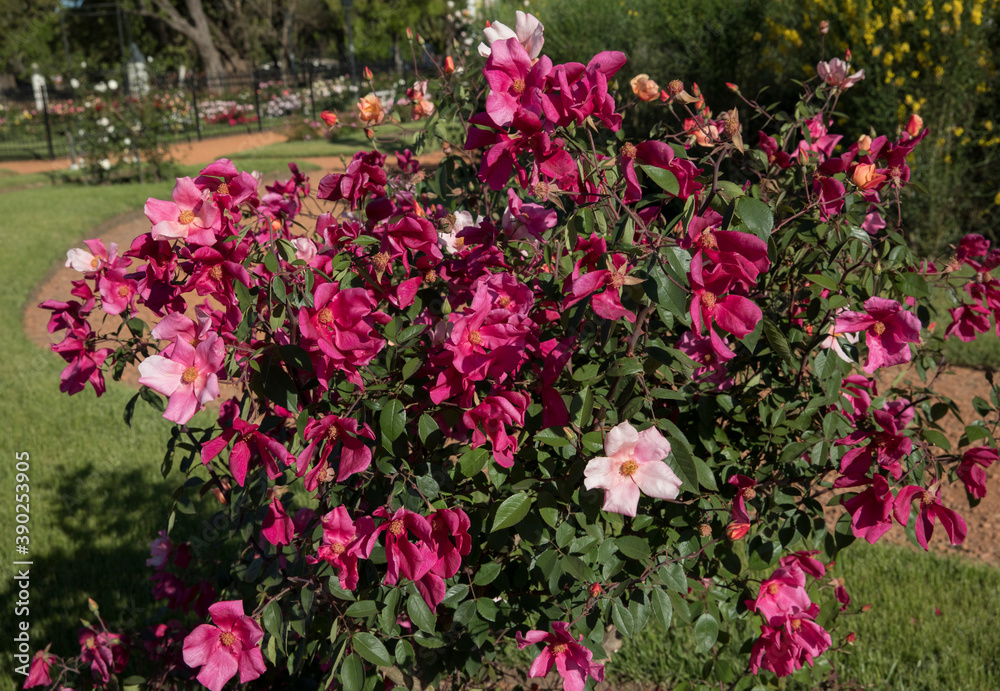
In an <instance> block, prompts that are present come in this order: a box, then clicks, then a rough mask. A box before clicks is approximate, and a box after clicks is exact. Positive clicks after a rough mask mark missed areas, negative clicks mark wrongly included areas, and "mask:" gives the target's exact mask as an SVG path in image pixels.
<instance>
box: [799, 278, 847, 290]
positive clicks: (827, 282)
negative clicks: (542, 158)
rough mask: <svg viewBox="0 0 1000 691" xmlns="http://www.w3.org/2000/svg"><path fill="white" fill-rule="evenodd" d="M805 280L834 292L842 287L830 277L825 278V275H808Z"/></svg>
mask: <svg viewBox="0 0 1000 691" xmlns="http://www.w3.org/2000/svg"><path fill="white" fill-rule="evenodd" d="M804 278H808V279H809V280H810V281H812V282H813V283H815V284H816V285H818V286H822V287H823V288H826V289H827V290H833V291H838V290H840V285H839V284H838V283H837V281H836V280H834V279H833V278H831V277H829V276H824V275H823V274H806V275H805V276H804Z"/></svg>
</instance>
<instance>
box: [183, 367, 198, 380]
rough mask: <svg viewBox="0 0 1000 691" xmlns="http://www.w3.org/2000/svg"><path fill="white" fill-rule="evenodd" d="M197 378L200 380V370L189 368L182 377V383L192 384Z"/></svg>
mask: <svg viewBox="0 0 1000 691" xmlns="http://www.w3.org/2000/svg"><path fill="white" fill-rule="evenodd" d="M197 378H198V368H197V367H188V368H187V369H186V370H184V374H182V375H181V382H182V383H184V384H190V383H192V382H194V380H195V379H197Z"/></svg>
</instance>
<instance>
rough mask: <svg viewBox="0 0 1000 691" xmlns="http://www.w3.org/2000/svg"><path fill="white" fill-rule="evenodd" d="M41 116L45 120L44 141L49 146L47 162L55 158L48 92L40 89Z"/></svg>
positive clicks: (43, 88)
mask: <svg viewBox="0 0 1000 691" xmlns="http://www.w3.org/2000/svg"><path fill="white" fill-rule="evenodd" d="M42 114H43V118H44V120H45V141H47V142H48V144H49V160H50V161H54V160H55V158H56V152H55V149H53V148H52V126H51V125H50V124H49V91H48V89H46V88H45V87H42Z"/></svg>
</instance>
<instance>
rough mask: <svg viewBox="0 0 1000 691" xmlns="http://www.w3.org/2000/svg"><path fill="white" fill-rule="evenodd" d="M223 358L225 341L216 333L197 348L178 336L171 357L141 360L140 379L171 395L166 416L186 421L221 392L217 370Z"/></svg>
mask: <svg viewBox="0 0 1000 691" xmlns="http://www.w3.org/2000/svg"><path fill="white" fill-rule="evenodd" d="M224 359H225V351H224V349H223V347H222V342H221V341H220V340H219V338H218V336H217V335H216V334H215V333H210V334H208V336H207V337H206V338H205V340H204V341H202V342H201V343H199V344H198V347H197V348H194V347H193V346H192V345H191V344H190V343H188V342H187V341H183V340H180V339H178V340H176V341H174V348H173V350H172V351H171V353H170V357H169V358H166V357H163V356H162V355H151V356H150V357H148V358H146V359H145V360H143V361H142V362H140V363H139V375H140V377H139V383H140V384H142V385H143V386H148V387H149V388H151V389H152V390H153V391H156V392H157V393H160V394H163V395H164V396H168V397H169V399H170V402H169V403H168V404H167V409H166V410H165V411H164V413H163V417H165V418H166V419H168V420H171V421H173V422H176V423H177V424H179V425H183V424H184V423H186V422H188V421H189V420H190V419H191V418H192V417H194V414H195V413H197V412H198V411H199V410H201V409H202V408H204V407H205V404H206V403H208V402H209V401H211V400H212V399H214V398H217V397H218V396H219V379H218V376H217V375H216V372H218V371H219V369H220V368H221V367H222V361H223V360H224Z"/></svg>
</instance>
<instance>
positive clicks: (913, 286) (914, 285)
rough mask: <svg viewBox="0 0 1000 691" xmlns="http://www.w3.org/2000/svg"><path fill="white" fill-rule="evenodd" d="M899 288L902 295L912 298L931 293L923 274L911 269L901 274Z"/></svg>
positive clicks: (923, 296) (924, 296)
mask: <svg viewBox="0 0 1000 691" xmlns="http://www.w3.org/2000/svg"><path fill="white" fill-rule="evenodd" d="M900 288H901V289H902V291H903V295H909V296H910V297H914V298H926V297H930V295H931V290H930V288H929V287H928V286H927V281H926V280H925V279H924V277H923V276H921V275H920V274H918V273H915V272H913V271H908V272H907V273H905V274H903V280H902V284H901V285H900Z"/></svg>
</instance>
